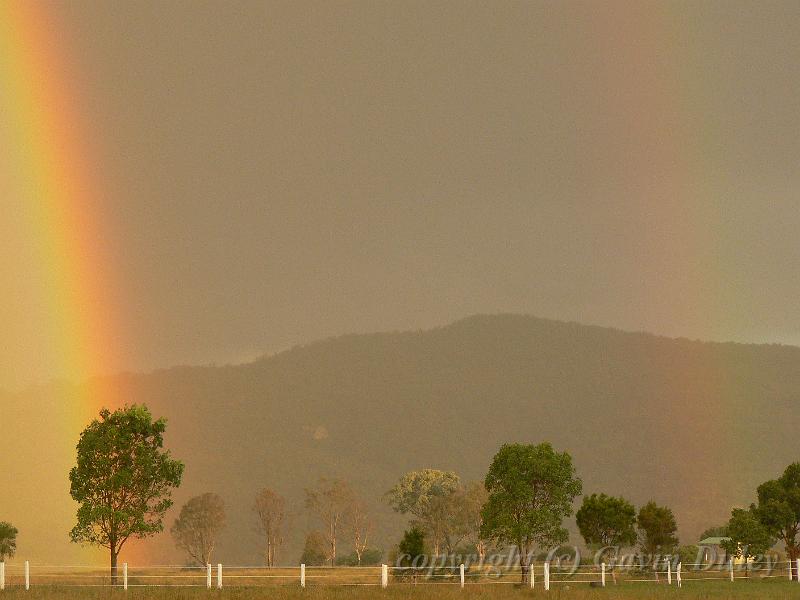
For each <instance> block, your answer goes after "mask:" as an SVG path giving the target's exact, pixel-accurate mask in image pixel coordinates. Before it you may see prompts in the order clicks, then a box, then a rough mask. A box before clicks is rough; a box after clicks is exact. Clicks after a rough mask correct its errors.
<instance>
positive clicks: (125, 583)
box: [122, 562, 128, 590]
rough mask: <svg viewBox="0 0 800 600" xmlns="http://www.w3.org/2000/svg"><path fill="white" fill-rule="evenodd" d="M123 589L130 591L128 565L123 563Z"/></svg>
mask: <svg viewBox="0 0 800 600" xmlns="http://www.w3.org/2000/svg"><path fill="white" fill-rule="evenodd" d="M122 589H123V590H127V589H128V563H126V562H124V563H122Z"/></svg>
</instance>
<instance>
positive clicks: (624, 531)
mask: <svg viewBox="0 0 800 600" xmlns="http://www.w3.org/2000/svg"><path fill="white" fill-rule="evenodd" d="M575 520H576V522H577V524H578V529H579V530H580V532H581V535H582V536H583V539H584V541H585V542H586V545H587V546H589V547H590V548H594V549H596V550H598V551H599V552H600V555H601V557H602V559H603V560H606V559H607V558H608V557H609V556H611V555H613V554H615V553H616V552H617V550H618V549H619V547H621V546H633V545H634V544H635V543H636V509H635V508H634V506H633V504H631V503H630V502H628V501H627V500H625V498H617V497H614V496H607V495H605V494H592V495H591V496H585V497H584V498H583V504H582V505H581V507H580V509H579V510H578V512H577V513H576V514H575ZM611 573H612V576H613V577H614V581H615V582H616V575H615V572H614V571H612V572H611Z"/></svg>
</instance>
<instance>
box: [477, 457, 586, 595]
mask: <svg viewBox="0 0 800 600" xmlns="http://www.w3.org/2000/svg"><path fill="white" fill-rule="evenodd" d="M485 486H486V491H487V492H488V494H489V497H488V500H487V501H486V504H485V505H484V507H483V510H482V511H481V515H482V517H483V525H482V527H481V532H482V534H483V536H484V537H485V538H486V539H491V540H495V541H497V542H499V543H502V544H513V545H516V547H517V548H518V550H519V561H520V566H521V568H522V578H523V581H524V580H527V572H528V568H527V567H528V564H529V562H530V558H531V553H532V551H533V549H534V547H535V546H538V547H539V548H541V549H547V548H550V547H553V546H557V545H559V544H562V543H563V542H566V541H567V539H568V533H567V530H566V529H565V528H564V526H563V520H564V519H565V518H566V517H568V516H570V515H571V514H572V502H573V500H574V499H575V497H576V496H577V495H579V494H580V493H581V487H582V485H581V480H580V479H579V478H578V477H577V476H576V474H575V467H574V466H573V465H572V457H571V456H570V455H569V454H568V453H566V452H562V453H559V452H556V451H555V450H553V447H552V446H551V445H550V444H549V443H546V442H545V443H542V444H539V445H536V446H534V445H531V444H505V445H503V446H502V447H501V448H500V450H499V451H498V453H497V454H496V455H495V457H494V459H493V460H492V464H491V466H490V467H489V472H488V473H487V475H486V480H485Z"/></svg>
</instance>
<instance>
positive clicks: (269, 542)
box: [253, 488, 286, 567]
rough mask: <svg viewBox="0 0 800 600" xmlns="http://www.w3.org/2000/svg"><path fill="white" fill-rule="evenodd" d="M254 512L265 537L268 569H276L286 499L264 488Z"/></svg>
mask: <svg viewBox="0 0 800 600" xmlns="http://www.w3.org/2000/svg"><path fill="white" fill-rule="evenodd" d="M253 511H254V512H255V513H256V516H257V517H258V530H259V531H260V532H261V534H262V535H263V536H264V543H265V548H264V561H265V562H266V564H267V566H268V567H274V566H275V553H276V552H277V550H278V547H279V546H280V545H281V544H282V543H283V535H284V527H285V521H286V499H285V498H284V497H283V496H281V495H280V494H278V493H276V492H274V491H272V490H270V489H267V488H264V489H262V490H261V491H260V492H258V494H256V502H255V505H254V506H253Z"/></svg>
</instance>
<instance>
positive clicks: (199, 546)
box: [170, 492, 225, 566]
mask: <svg viewBox="0 0 800 600" xmlns="http://www.w3.org/2000/svg"><path fill="white" fill-rule="evenodd" d="M224 527H225V503H224V502H223V501H222V498H220V497H219V496H218V495H217V494H213V493H210V492H209V493H206V494H202V495H200V496H195V497H194V498H191V499H190V500H189V501H188V502H187V503H186V504H184V505H183V508H181V513H180V515H179V516H178V518H177V519H176V520H175V523H174V524H173V525H172V529H170V533H171V534H172V539H173V540H175V545H176V546H178V548H181V549H182V550H183V551H184V552H186V554H187V556H188V557H189V558H190V559H191V560H193V561H194V562H195V563H197V564H198V565H200V566H205V565H209V564H211V554H212V552H214V546H215V545H216V543H217V537H218V536H219V533H220V531H222V529H223V528H224Z"/></svg>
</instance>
